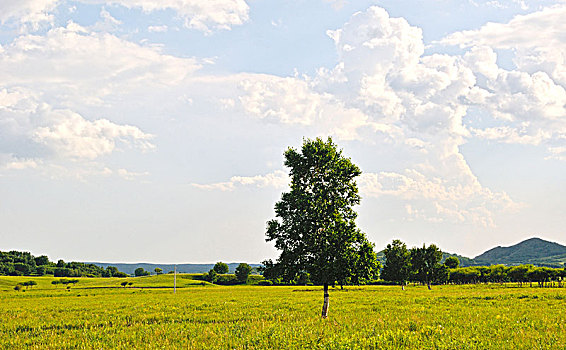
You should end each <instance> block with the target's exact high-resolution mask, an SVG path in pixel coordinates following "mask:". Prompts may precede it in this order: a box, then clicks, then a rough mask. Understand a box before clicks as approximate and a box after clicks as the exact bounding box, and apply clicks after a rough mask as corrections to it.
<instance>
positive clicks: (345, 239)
mask: <svg viewBox="0 0 566 350" xmlns="http://www.w3.org/2000/svg"><path fill="white" fill-rule="evenodd" d="M285 165H286V166H287V167H288V168H289V169H290V171H289V175H290V177H291V184H290V187H291V188H290V191H289V192H285V193H283V194H282V196H281V200H280V201H279V202H277V203H276V204H275V213H276V217H277V218H276V219H273V220H270V221H269V222H268V223H267V232H266V236H267V238H266V240H267V241H274V242H275V248H276V249H278V250H280V251H281V254H280V256H279V258H278V259H277V261H276V262H272V261H266V262H264V265H265V266H266V267H268V268H269V269H271V272H272V273H273V272H274V271H276V272H277V274H278V275H279V276H281V277H282V278H283V280H286V281H290V280H293V279H294V278H295V277H296V276H297V275H298V274H300V273H302V272H307V273H308V274H309V275H310V279H311V281H312V282H313V283H316V284H322V285H324V286H325V291H327V290H328V285H334V284H336V283H340V284H343V283H346V282H348V281H355V282H359V281H361V280H364V279H370V278H372V277H374V276H375V274H376V273H377V271H378V266H377V260H376V256H375V252H374V250H373V244H371V243H370V242H369V241H368V240H367V238H366V235H365V234H364V233H363V232H362V231H360V230H359V229H358V228H357V227H356V223H355V219H356V217H357V213H356V211H355V210H354V209H353V207H354V206H355V205H358V204H359V203H360V195H359V194H358V187H357V184H356V181H355V178H356V177H357V176H359V175H360V174H361V170H360V169H359V168H358V167H357V166H356V165H355V164H354V163H352V161H351V160H350V159H349V158H346V157H345V156H343V155H342V151H341V150H338V149H337V147H336V145H335V144H334V143H333V142H332V139H331V138H328V140H327V141H323V140H322V139H320V138H317V139H315V140H310V139H305V140H304V141H303V146H302V149H301V150H300V151H297V150H296V149H294V148H289V149H287V151H286V152H285ZM325 294H326V293H325ZM323 313H324V312H323Z"/></svg>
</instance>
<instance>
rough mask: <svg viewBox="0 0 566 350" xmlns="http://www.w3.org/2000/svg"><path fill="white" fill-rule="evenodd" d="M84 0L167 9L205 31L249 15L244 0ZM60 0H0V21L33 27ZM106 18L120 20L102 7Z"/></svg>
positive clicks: (237, 22)
mask: <svg viewBox="0 0 566 350" xmlns="http://www.w3.org/2000/svg"><path fill="white" fill-rule="evenodd" d="M78 1H80V2H83V3H88V4H101V5H120V6H124V7H126V8H130V9H131V8H139V9H142V10H143V11H145V12H153V11H160V10H166V9H171V10H173V11H175V12H176V13H177V15H178V16H179V17H181V18H182V19H184V21H185V26H186V27H187V28H194V29H197V30H200V31H203V32H205V33H211V32H212V31H213V30H219V29H230V28H231V27H233V26H235V25H241V24H243V23H245V22H246V21H247V20H248V19H249V6H248V5H247V4H246V2H245V1H244V0H206V1H200V0H159V1H158V0H78ZM62 2H63V1H62V0H2V2H0V23H6V22H7V21H11V20H14V21H17V22H18V23H20V24H23V25H26V24H28V23H29V24H31V25H32V28H33V29H37V28H38V25H39V23H41V22H45V21H48V22H51V21H52V20H53V15H52V12H53V10H54V9H55V8H56V7H57V6H58V5H59V4H61V3H62ZM101 15H102V17H103V18H104V19H105V20H106V21H107V22H113V23H114V24H120V23H119V21H116V19H114V18H112V16H109V13H108V12H107V11H105V10H103V12H102V13H101Z"/></svg>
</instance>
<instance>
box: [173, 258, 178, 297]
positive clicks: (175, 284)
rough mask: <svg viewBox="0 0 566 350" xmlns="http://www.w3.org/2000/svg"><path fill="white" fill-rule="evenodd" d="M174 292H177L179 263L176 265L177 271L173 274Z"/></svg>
mask: <svg viewBox="0 0 566 350" xmlns="http://www.w3.org/2000/svg"><path fill="white" fill-rule="evenodd" d="M173 293H174V294H177V265H175V273H174V274H173Z"/></svg>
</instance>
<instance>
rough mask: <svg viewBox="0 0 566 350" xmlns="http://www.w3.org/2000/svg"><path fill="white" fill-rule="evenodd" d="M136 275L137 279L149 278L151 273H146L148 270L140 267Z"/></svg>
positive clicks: (135, 272)
mask: <svg viewBox="0 0 566 350" xmlns="http://www.w3.org/2000/svg"><path fill="white" fill-rule="evenodd" d="M134 275H135V276H136V277H140V276H148V275H149V272H148V271H146V270H144V268H143V267H138V268H137V269H135V271H134Z"/></svg>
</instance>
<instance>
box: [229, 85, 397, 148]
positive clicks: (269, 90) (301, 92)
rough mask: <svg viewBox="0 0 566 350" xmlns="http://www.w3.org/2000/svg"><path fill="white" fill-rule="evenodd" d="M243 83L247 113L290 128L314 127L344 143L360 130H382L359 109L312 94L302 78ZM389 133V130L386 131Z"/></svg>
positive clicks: (319, 131)
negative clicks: (293, 126)
mask: <svg viewBox="0 0 566 350" xmlns="http://www.w3.org/2000/svg"><path fill="white" fill-rule="evenodd" d="M251 78H252V79H247V80H245V81H243V82H242V84H241V87H242V89H243V91H244V93H245V94H244V95H242V96H240V102H241V104H242V107H243V108H244V110H245V112H247V113H248V114H251V115H254V116H256V117H258V118H261V119H266V120H268V121H272V122H279V123H282V124H288V125H298V126H313V127H314V128H315V132H316V133H323V134H326V135H335V136H336V137H337V138H339V139H342V140H352V139H355V138H358V137H359V135H358V129H360V128H364V127H367V128H371V129H373V130H375V129H377V128H379V127H380V126H379V125H376V124H375V123H370V122H369V121H368V117H367V116H366V115H365V114H364V113H362V112H361V111H360V110H358V109H356V108H347V107H345V105H344V103H343V102H342V101H340V100H338V99H336V98H334V97H333V96H332V95H330V94H326V93H322V94H321V93H317V92H315V91H313V90H312V89H311V87H310V85H309V83H308V82H307V81H305V80H302V79H300V78H291V77H289V78H278V77H274V76H253V77H251ZM383 128H384V129H388V128H387V127H385V126H384V127H383Z"/></svg>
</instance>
